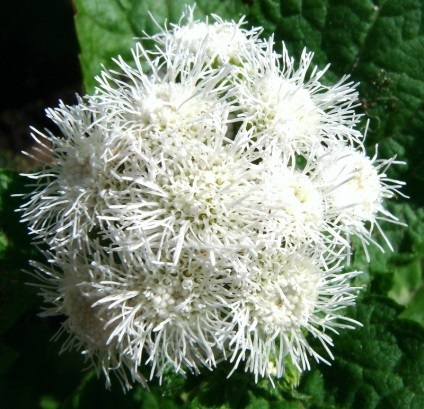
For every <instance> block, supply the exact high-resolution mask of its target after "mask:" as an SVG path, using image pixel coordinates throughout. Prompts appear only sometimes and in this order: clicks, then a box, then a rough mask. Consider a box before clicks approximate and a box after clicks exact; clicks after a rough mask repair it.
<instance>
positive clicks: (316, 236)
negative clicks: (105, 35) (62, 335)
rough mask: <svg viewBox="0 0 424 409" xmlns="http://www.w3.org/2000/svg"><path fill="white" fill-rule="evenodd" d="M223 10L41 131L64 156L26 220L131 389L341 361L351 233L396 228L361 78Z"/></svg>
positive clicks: (70, 301) (100, 365) (175, 36)
mask: <svg viewBox="0 0 424 409" xmlns="http://www.w3.org/2000/svg"><path fill="white" fill-rule="evenodd" d="M214 18H215V21H214V22H212V23H208V22H206V23H205V22H199V21H195V20H194V19H193V10H192V9H187V10H186V13H185V15H184V17H183V20H182V21H181V22H180V24H178V25H173V26H171V27H170V28H168V29H166V30H164V31H163V32H161V33H160V34H157V35H155V36H153V37H151V38H150V40H152V41H154V42H155V43H156V48H155V49H154V50H153V51H148V50H146V49H144V48H143V46H142V45H141V44H137V46H136V47H135V49H134V51H133V56H134V61H132V63H130V64H129V63H127V62H124V61H123V60H122V59H120V58H119V59H117V60H116V64H117V69H116V70H114V71H108V70H104V71H103V72H102V74H101V76H100V77H99V78H98V81H99V86H98V88H97V90H96V92H95V94H94V95H93V96H86V97H84V98H81V99H80V100H79V102H78V104H77V105H76V106H65V105H64V104H61V105H60V106H59V107H58V108H56V109H53V110H48V116H49V117H50V118H51V119H52V120H53V122H54V123H55V124H56V125H57V126H58V127H59V128H60V130H61V135H59V136H55V135H53V134H52V133H48V134H47V135H45V134H43V133H41V132H38V131H35V133H34V137H35V138H36V139H37V140H38V141H39V143H41V144H44V145H45V147H46V149H48V150H49V157H48V158H47V159H46V162H47V165H46V167H45V168H44V169H43V170H42V171H40V172H39V173H35V174H31V175H28V176H29V177H31V178H33V179H35V181H36V189H35V191H34V192H33V193H32V194H31V195H30V196H29V200H28V202H27V203H26V204H25V205H24V206H23V220H24V221H26V222H27V223H28V224H29V226H30V230H31V232H32V233H33V234H34V235H35V236H36V237H37V240H38V241H39V242H42V243H43V246H44V247H46V246H47V247H48V248H49V249H50V250H49V252H48V253H46V255H47V256H48V260H49V265H48V266H44V265H40V264H36V263H35V265H36V267H37V268H38V271H39V276H40V277H41V278H42V280H43V285H42V289H43V295H44V297H45V299H46V301H47V302H49V303H50V305H51V307H50V308H47V309H46V312H45V315H57V314H64V315H65V316H66V320H65V322H64V324H63V330H64V331H67V332H68V333H69V334H70V335H69V338H68V341H67V342H66V343H65V346H64V348H65V349H66V348H70V347H71V346H73V345H74V346H76V347H77V348H80V349H81V350H82V351H83V352H84V354H86V356H87V357H88V358H89V359H91V360H92V361H93V364H94V366H95V367H96V368H97V369H98V370H103V372H104V373H105V374H106V377H107V379H108V380H109V376H108V374H109V372H110V371H117V373H118V374H119V375H120V378H121V379H122V380H123V382H124V386H125V387H127V388H128V387H130V381H131V380H132V381H139V382H142V383H144V382H145V381H144V377H143V376H142V375H141V374H140V367H143V366H144V365H145V364H147V365H150V367H151V376H153V375H155V374H156V375H158V376H159V377H161V376H162V375H163V373H164V371H165V370H167V369H168V368H171V369H173V370H174V371H177V372H180V373H185V372H186V371H189V372H194V373H198V372H199V371H200V369H201V368H202V367H206V368H208V369H212V368H214V367H215V366H216V364H217V362H219V361H222V360H228V361H230V362H232V363H233V364H234V368H236V367H238V366H239V365H242V363H244V364H245V368H246V370H248V371H250V372H252V373H253V374H254V375H255V377H256V378H257V377H258V376H271V374H276V375H277V376H283V375H284V365H285V361H287V360H291V361H292V363H293V364H294V365H295V366H296V367H297V368H298V369H299V370H304V369H307V368H308V367H309V362H308V358H309V357H313V358H314V359H317V360H325V358H324V357H321V356H319V355H318V354H317V353H316V352H315V351H314V350H313V349H312V348H311V346H310V345H309V344H308V338H307V336H308V334H312V336H313V337H315V338H317V339H319V340H320V341H321V343H322V344H323V346H324V347H325V348H326V350H327V351H328V354H329V356H330V357H331V352H330V350H329V348H328V347H329V346H331V344H332V341H331V338H330V336H329V333H331V332H333V333H334V332H336V330H337V329H338V328H348V327H351V325H353V324H355V322H352V321H351V320H349V318H347V317H343V316H342V313H341V312H340V311H341V309H342V308H343V307H345V306H349V305H352V304H353V303H354V299H355V294H354V290H355V289H354V288H352V287H351V286H350V284H349V281H350V279H351V278H352V277H354V276H355V275H356V274H357V272H347V273H346V272H342V271H341V270H342V268H341V266H344V265H345V264H346V262H347V260H348V257H349V255H350V254H351V243H350V239H351V237H352V236H358V237H359V238H360V239H361V240H362V242H363V243H364V246H365V247H366V246H367V245H368V244H369V243H370V242H373V241H374V240H373V239H372V233H373V230H374V229H375V227H377V228H378V229H380V227H379V220H380V219H389V220H393V221H396V219H395V218H394V217H393V216H392V215H391V214H390V213H389V212H388V211H387V210H385V209H384V207H383V200H384V199H385V198H390V197H392V196H393V195H394V194H395V192H397V189H398V188H399V187H400V185H401V183H400V182H397V181H392V180H390V179H388V178H387V177H386V175H385V169H386V168H387V167H388V166H389V165H390V164H391V163H393V162H394V160H393V159H390V160H385V161H384V160H383V161H381V160H377V159H376V158H375V157H374V158H372V159H370V158H369V157H367V156H366V154H365V153H364V146H363V135H362V134H361V132H360V131H359V130H358V129H357V125H358V121H359V118H358V115H357V114H356V113H355V110H354V108H355V107H356V105H357V101H358V95H357V92H356V91H355V85H354V84H352V83H349V82H347V77H344V78H342V80H341V81H340V82H339V83H338V84H336V85H333V86H327V85H323V84H322V83H321V77H322V76H323V74H324V73H325V69H324V70H322V71H319V70H318V69H316V68H315V69H314V70H312V72H311V73H310V74H308V72H309V68H310V63H311V59H312V54H311V53H307V52H304V53H303V55H302V57H301V59H300V63H299V64H297V65H296V64H295V62H294V61H293V60H292V59H291V58H289V56H288V54H287V51H286V49H285V47H284V45H283V52H282V55H279V54H277V52H276V51H275V50H274V46H273V41H272V39H269V40H268V41H264V40H261V39H260V38H259V34H260V31H261V30H260V29H258V28H255V29H253V30H251V31H249V30H246V29H244V28H243V27H242V21H240V22H239V23H235V22H225V21H222V20H221V19H220V18H218V17H214ZM146 63H147V64H148V65H149V70H148V71H143V69H142V66H144V65H143V64H146ZM45 139H46V140H49V141H51V142H52V144H53V146H52V147H50V146H48V144H47V143H44V142H43V140H45ZM271 368H273V369H271Z"/></svg>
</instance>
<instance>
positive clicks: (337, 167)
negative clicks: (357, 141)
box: [316, 143, 404, 248]
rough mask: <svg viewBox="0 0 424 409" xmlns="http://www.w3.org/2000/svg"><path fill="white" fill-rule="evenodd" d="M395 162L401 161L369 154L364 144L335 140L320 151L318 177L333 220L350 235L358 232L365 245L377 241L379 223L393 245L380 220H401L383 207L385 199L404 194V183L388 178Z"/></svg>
mask: <svg viewBox="0 0 424 409" xmlns="http://www.w3.org/2000/svg"><path fill="white" fill-rule="evenodd" d="M394 163H401V162H396V161H395V159H394V158H392V159H389V160H380V159H377V152H376V154H375V156H374V157H373V158H369V157H368V156H366V154H365V152H364V147H363V146H359V147H358V148H356V149H355V148H353V147H350V146H344V145H341V144H337V143H336V144H333V145H330V146H328V147H327V148H324V149H322V150H321V152H320V153H319V154H318V157H317V160H316V164H317V168H316V178H317V179H318V180H319V181H320V183H321V185H322V186H325V188H324V189H325V190H326V191H327V194H326V199H327V204H328V210H327V211H328V212H329V213H332V215H333V218H334V223H335V224H336V225H338V226H339V228H340V229H341V230H342V231H344V232H345V233H347V234H348V236H349V235H356V236H358V237H359V238H360V239H361V240H362V242H363V243H364V246H365V245H367V244H368V243H369V242H374V240H373V239H372V238H371V233H372V231H373V228H374V226H376V227H377V228H378V230H379V231H380V232H381V233H382V234H383V237H384V238H385V239H386V242H387V244H388V245H389V247H390V248H391V245H390V242H389V240H388V239H387V237H386V236H385V234H384V232H383V231H382V229H381V227H380V225H379V222H380V221H381V220H386V221H390V222H392V223H398V219H397V218H396V217H395V216H393V215H392V214H391V213H390V212H389V211H388V210H386V209H385V208H384V200H385V199H390V198H392V197H393V196H394V195H395V194H398V195H401V196H402V193H400V191H399V189H400V188H401V187H402V186H403V185H404V183H403V182H399V181H397V180H392V179H389V178H388V177H387V175H386V173H385V172H386V170H387V168H388V167H389V166H390V165H392V164H394ZM399 224H401V223H399ZM374 243H375V242H374ZM375 244H376V243H375Z"/></svg>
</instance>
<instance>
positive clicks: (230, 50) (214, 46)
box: [151, 6, 263, 65]
mask: <svg viewBox="0 0 424 409" xmlns="http://www.w3.org/2000/svg"><path fill="white" fill-rule="evenodd" d="M212 17H213V20H214V22H213V23H209V21H208V20H206V21H205V22H204V21H199V20H195V19H194V7H190V6H186V8H185V10H184V12H183V15H182V17H181V19H180V22H179V23H178V24H171V29H170V30H168V29H165V30H164V31H162V32H159V33H158V34H156V35H154V36H153V37H151V39H152V40H154V41H155V42H156V43H158V44H160V45H162V46H163V47H164V48H165V49H166V51H167V52H168V53H171V54H173V55H178V54H179V53H181V52H182V50H187V51H188V52H189V53H190V54H191V55H197V54H198V52H199V49H202V50H204V51H205V53H206V55H207V56H208V58H209V60H210V62H211V63H212V64H215V65H223V64H228V63H231V64H236V65H239V64H243V63H245V62H246V56H247V55H249V54H251V53H252V52H253V53H256V52H258V51H260V49H261V46H262V44H263V41H262V40H260V39H259V35H260V34H261V32H262V28H259V27H253V28H252V29H250V30H246V29H244V28H243V27H242V26H243V25H244V24H245V21H244V17H242V18H241V19H240V20H239V21H238V22H237V23H236V22H234V21H225V20H223V19H221V17H219V16H217V15H216V14H213V15H212Z"/></svg>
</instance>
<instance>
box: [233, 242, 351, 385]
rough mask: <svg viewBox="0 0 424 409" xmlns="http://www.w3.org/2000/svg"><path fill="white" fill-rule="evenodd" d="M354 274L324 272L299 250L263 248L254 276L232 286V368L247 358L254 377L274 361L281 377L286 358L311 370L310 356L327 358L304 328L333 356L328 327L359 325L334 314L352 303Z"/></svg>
mask: <svg viewBox="0 0 424 409" xmlns="http://www.w3.org/2000/svg"><path fill="white" fill-rule="evenodd" d="M357 274H358V273H357V272H351V273H344V274H342V273H340V269H332V270H323V269H321V268H320V261H319V259H318V257H316V256H311V255H309V254H308V252H304V251H302V249H298V250H297V251H296V253H292V254H290V253H286V252H284V251H276V252H268V251H263V252H262V253H261V254H260V255H259V257H258V259H257V261H256V262H252V275H256V276H252V277H251V278H250V281H251V284H248V285H245V286H244V288H242V289H234V292H235V293H238V294H239V297H238V299H237V301H236V302H237V308H234V309H235V310H237V313H236V314H235V315H234V322H233V324H234V325H235V328H236V331H235V333H234V336H233V339H232V340H231V342H230V346H231V350H232V353H233V354H232V358H231V360H232V361H235V362H236V366H237V365H238V364H239V362H240V361H245V365H246V369H247V370H249V371H250V372H252V373H254V374H255V377H256V379H257V378H258V376H262V377H263V376H270V375H271V373H270V372H269V369H270V367H269V362H274V363H275V366H276V372H277V377H281V376H283V375H284V362H285V360H286V359H287V357H289V358H290V360H291V362H292V363H293V364H294V365H295V366H296V367H297V368H298V369H299V370H300V371H302V370H305V369H308V368H309V361H308V356H312V357H313V358H314V359H315V360H317V361H318V360H321V361H326V359H325V358H324V357H322V356H320V355H318V354H317V353H316V352H315V351H314V350H313V349H312V348H311V347H310V345H309V343H308V341H307V339H306V337H305V331H307V332H308V333H310V334H313V336H314V337H316V338H317V339H318V340H319V341H320V342H321V344H322V345H323V346H324V348H325V349H326V351H327V352H328V354H329V356H330V357H332V355H331V352H330V350H329V348H328V346H332V340H331V338H330V337H329V335H328V334H327V331H328V330H332V331H334V332H337V331H336V329H337V328H350V327H351V325H352V324H354V325H357V324H358V323H357V322H356V321H354V320H351V319H349V318H347V317H342V316H341V315H339V313H338V310H339V309H340V308H341V307H345V306H347V305H353V303H354V299H355V296H354V295H353V294H352V292H353V291H354V290H355V289H354V288H352V287H350V285H349V280H350V279H351V278H352V277H354V276H355V275H357ZM343 321H344V322H343Z"/></svg>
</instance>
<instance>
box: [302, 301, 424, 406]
mask: <svg viewBox="0 0 424 409" xmlns="http://www.w3.org/2000/svg"><path fill="white" fill-rule="evenodd" d="M401 311H402V308H401V307H400V306H398V305H397V304H395V303H394V302H393V301H391V300H390V299H387V298H377V297H370V298H366V299H363V300H362V301H360V302H358V304H357V306H356V307H355V308H352V309H351V311H350V314H349V316H350V317H352V318H354V319H356V320H358V321H359V322H361V323H362V324H363V327H362V328H357V329H355V330H352V331H343V332H341V334H340V336H338V337H336V338H335V339H334V341H335V342H334V343H335V346H334V348H333V353H334V357H335V359H334V362H332V366H331V367H329V366H325V365H319V366H316V367H315V368H314V369H313V370H312V371H311V372H310V373H308V374H307V375H306V376H305V377H304V379H303V382H302V385H301V388H300V390H301V391H302V392H303V393H305V394H309V395H310V401H309V405H310V406H309V407H312V408H330V407H331V408H343V409H348V408H361V409H368V408H369V409H371V408H393V409H395V408H396V409H397V408H399V409H409V408H411V409H412V408H416V409H418V408H422V407H424V328H423V327H422V326H420V325H418V324H416V323H414V322H412V321H407V320H402V319H399V314H400V313H401Z"/></svg>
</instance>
